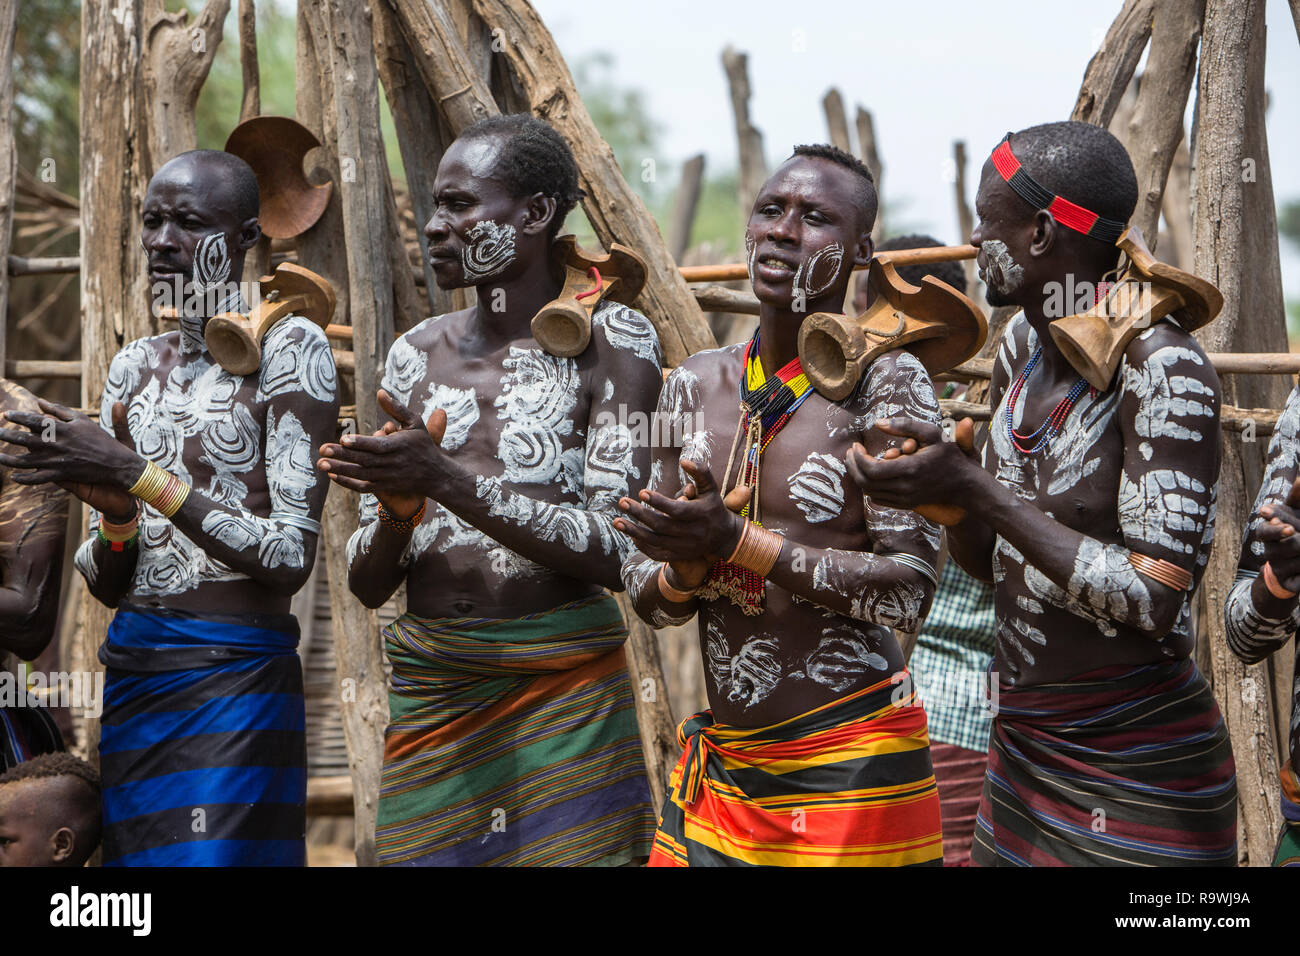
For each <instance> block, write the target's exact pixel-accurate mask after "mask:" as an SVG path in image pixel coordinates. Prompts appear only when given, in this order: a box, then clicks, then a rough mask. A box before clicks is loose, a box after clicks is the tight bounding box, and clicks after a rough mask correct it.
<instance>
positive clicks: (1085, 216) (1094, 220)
mask: <svg viewBox="0 0 1300 956" xmlns="http://www.w3.org/2000/svg"><path fill="white" fill-rule="evenodd" d="M993 165H994V166H996V167H997V170H998V174H999V175H1000V176H1001V177H1002V178H1003V179H1004V180H1006V183H1007V185H1008V186H1010V187H1011V188H1012V189H1013V190H1015V192H1016V195H1017V196H1019V197H1020V198H1021V199H1023V200H1024V201H1025V202H1027V203H1029V205H1031V206H1033V207H1034V208H1035V209H1046V210H1047V211H1048V212H1050V213H1051V214H1052V218H1053V219H1055V220H1056V221H1057V222H1059V223H1060V224H1061V225H1063V226H1067V227H1069V228H1070V229H1073V230H1074V231H1075V232H1081V233H1083V234H1084V235H1085V236H1090V237H1091V238H1093V239H1098V240H1100V241H1102V242H1105V243H1109V244H1111V245H1114V244H1115V243H1116V242H1118V241H1119V237H1120V236H1121V235H1123V234H1124V229H1125V228H1126V227H1127V223H1123V222H1120V221H1119V220H1118V219H1106V218H1104V217H1102V216H1099V215H1097V214H1096V213H1095V212H1092V211H1090V210H1087V209H1084V208H1083V207H1082V206H1080V205H1078V204H1076V203H1072V202H1070V200H1068V199H1065V198H1064V197H1062V196H1058V195H1056V194H1055V193H1053V192H1050V191H1048V190H1047V189H1044V188H1043V187H1042V185H1040V184H1039V183H1038V181H1037V180H1035V179H1034V177H1032V176H1030V175H1029V173H1028V172H1026V171H1025V167H1023V166H1021V165H1020V160H1018V159H1016V157H1015V154H1014V153H1012V152H1011V134H1010V133H1007V135H1006V137H1005V138H1004V139H1003V140H1002V142H1001V143H999V144H998V148H997V149H995V150H993Z"/></svg>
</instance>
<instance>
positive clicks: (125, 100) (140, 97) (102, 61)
mask: <svg viewBox="0 0 1300 956" xmlns="http://www.w3.org/2000/svg"><path fill="white" fill-rule="evenodd" d="M143 8H144V3H143V0H122V2H119V3H117V4H115V5H114V6H112V7H111V8H110V7H109V6H108V5H107V4H101V3H88V4H85V6H84V7H83V8H82V12H81V156H80V166H81V204H80V216H81V271H80V282H81V368H82V375H81V404H82V407H84V408H95V409H97V408H98V407H99V400H100V396H101V394H102V393H103V390H104V383H105V381H106V379H107V378H108V365H109V362H110V361H112V358H113V356H114V355H116V354H117V352H118V350H119V349H120V348H121V347H122V346H123V345H125V344H126V343H127V342H129V341H131V340H133V339H138V338H142V337H144V336H147V335H152V334H153V332H154V322H153V319H152V317H151V316H150V314H149V287H148V276H147V273H146V269H145V265H144V261H143V259H142V256H141V252H140V208H141V206H142V204H143V202H144V192H145V188H146V187H147V186H148V176H149V170H148V169H147V165H146V162H147V151H148V145H147V137H148V133H147V122H148V121H147V117H146V116H145V110H144V104H145V98H144V89H143V84H142V83H141V78H140V69H141V63H140V51H141V48H142V44H141V41H142V37H141V22H142V20H141V18H142V15H143V12H144V10H143ZM105 117H112V118H113V121H112V122H105ZM82 512H83V518H82V525H81V528H82V533H83V535H85V534H89V526H88V524H87V520H86V519H87V517H88V512H87V511H86V509H85V508H83V509H82ZM112 617H113V612H112V611H111V610H109V609H108V608H106V607H104V605H102V604H100V603H99V601H97V600H96V599H95V598H93V597H92V596H91V595H90V592H89V591H88V590H83V591H82V598H81V607H80V612H79V617H78V626H77V627H76V629H75V630H74V631H72V634H71V637H72V640H71V646H69V647H65V648H62V654H61V661H62V663H63V665H64V666H66V667H67V669H68V670H70V671H81V672H83V673H93V672H95V671H99V670H102V669H103V666H102V665H101V664H100V663H99V656H98V655H99V645H100V644H101V643H103V640H104V636H105V635H106V634H107V632H108V624H109V621H110V620H112ZM98 742H99V721H98V720H97V719H91V718H86V719H85V720H84V721H81V722H79V723H78V724H77V737H76V742H75V744H74V749H75V750H76V752H77V753H78V754H80V755H81V756H83V757H85V758H86V759H88V760H91V761H94V762H97V761H98V759H99V757H98V750H97V749H96V748H97V745H98Z"/></svg>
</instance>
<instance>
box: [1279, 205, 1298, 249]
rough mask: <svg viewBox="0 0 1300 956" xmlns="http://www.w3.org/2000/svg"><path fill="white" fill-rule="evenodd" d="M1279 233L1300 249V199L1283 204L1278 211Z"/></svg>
mask: <svg viewBox="0 0 1300 956" xmlns="http://www.w3.org/2000/svg"><path fill="white" fill-rule="evenodd" d="M1277 231H1278V232H1280V233H1281V234H1282V235H1283V236H1285V237H1286V238H1287V239H1290V240H1291V241H1292V242H1293V243H1295V245H1296V246H1297V247H1298V248H1300V199H1292V200H1291V201H1290V202H1287V203H1283V204H1282V208H1281V209H1279V210H1278V211H1277Z"/></svg>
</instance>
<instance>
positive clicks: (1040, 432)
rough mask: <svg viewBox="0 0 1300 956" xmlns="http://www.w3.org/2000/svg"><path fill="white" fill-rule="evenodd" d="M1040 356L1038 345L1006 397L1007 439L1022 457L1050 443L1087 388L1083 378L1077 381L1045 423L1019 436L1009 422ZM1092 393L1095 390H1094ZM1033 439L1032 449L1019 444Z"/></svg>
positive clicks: (1041, 351)
mask: <svg viewBox="0 0 1300 956" xmlns="http://www.w3.org/2000/svg"><path fill="white" fill-rule="evenodd" d="M1042 355H1043V347H1042V346H1041V345H1040V346H1039V347H1038V350H1037V351H1035V352H1034V354H1033V356H1032V357H1031V358H1030V359H1029V361H1028V362H1026V363H1025V367H1024V368H1023V369H1021V371H1020V376H1019V377H1018V378H1017V379H1016V381H1015V384H1013V385H1012V386H1011V392H1010V394H1008V395H1007V437H1008V438H1009V439H1011V444H1013V445H1015V446H1016V450H1017V451H1019V452H1020V453H1021V454H1022V455H1033V454H1035V453H1037V452H1039V451H1041V450H1042V449H1043V448H1045V447H1046V446H1047V445H1049V444H1050V443H1051V441H1052V439H1054V438H1055V437H1056V436H1057V435H1058V434H1059V433H1060V431H1061V426H1063V425H1064V424H1065V420H1066V419H1067V418H1068V417H1069V416H1070V410H1071V409H1072V408H1074V403H1075V402H1077V401H1078V400H1079V396H1081V395H1082V394H1083V392H1084V389H1086V388H1088V382H1087V380H1086V379H1083V378H1081V379H1079V380H1078V381H1077V382H1075V383H1074V385H1072V386H1071V387H1070V392H1069V394H1067V395H1066V396H1065V398H1063V399H1061V400H1060V401H1059V402H1057V404H1056V407H1055V408H1054V409H1052V414H1050V415H1048V416H1047V421H1045V422H1043V424H1041V425H1039V426H1038V429H1037V430H1036V431H1034V432H1032V433H1030V434H1028V435H1022V434H1020V433H1019V432H1018V431H1016V430H1015V429H1014V428H1012V427H1011V422H1012V420H1013V419H1014V418H1015V414H1016V400H1017V399H1018V398H1019V397H1020V392H1021V390H1022V389H1023V388H1024V387H1025V382H1026V381H1028V380H1029V376H1030V374H1031V373H1032V372H1033V371H1034V368H1035V367H1036V366H1037V365H1038V360H1039V359H1040V358H1042ZM1093 391H1096V390H1095V389H1094V390H1093ZM1035 439H1037V441H1036V442H1035V444H1034V446H1033V447H1032V448H1026V447H1025V446H1024V445H1022V444H1021V442H1025V443H1029V442H1033V441H1034V440H1035Z"/></svg>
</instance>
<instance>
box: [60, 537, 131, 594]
mask: <svg viewBox="0 0 1300 956" xmlns="http://www.w3.org/2000/svg"><path fill="white" fill-rule="evenodd" d="M139 557H140V542H139V539H137V540H136V541H135V542H134V543H133V544H131V545H128V546H127V547H125V548H123V549H122V550H121V551H114V550H112V549H111V548H110V547H109V546H108V545H106V544H104V542H102V541H100V540H99V535H97V534H92V535H91V537H90V538H89V539H88V540H86V541H83V542H82V543H81V546H80V547H79V548H77V554H76V557H75V558H74V560H73V563H74V564H75V565H76V568H77V570H78V571H79V572H80V573H81V576H82V577H83V578H84V579H85V581H86V589H87V590H88V591H90V593H91V594H92V595H93V596H94V598H95V600H97V601H98V602H99V603H100V604H103V605H104V606H106V607H112V608H115V607H117V606H118V605H119V604H121V603H122V601H123V600H124V599H125V598H126V596H127V595H128V594H129V593H130V592H131V582H132V580H133V579H134V577H135V566H136V562H137V560H138V559H139Z"/></svg>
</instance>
